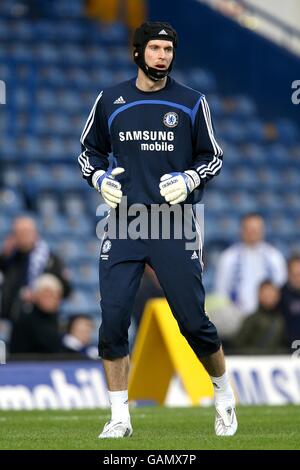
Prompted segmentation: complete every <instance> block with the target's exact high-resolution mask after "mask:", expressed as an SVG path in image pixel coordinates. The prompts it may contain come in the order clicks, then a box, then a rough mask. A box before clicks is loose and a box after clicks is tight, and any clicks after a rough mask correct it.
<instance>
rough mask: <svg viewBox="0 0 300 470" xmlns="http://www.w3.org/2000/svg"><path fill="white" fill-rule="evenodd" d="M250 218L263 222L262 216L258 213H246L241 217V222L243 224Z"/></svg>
mask: <svg viewBox="0 0 300 470" xmlns="http://www.w3.org/2000/svg"><path fill="white" fill-rule="evenodd" d="M252 217H257V218H259V219H262V220H263V216H262V215H261V214H260V213H259V212H247V213H246V214H244V215H242V217H241V222H245V220H247V219H251V218H252Z"/></svg>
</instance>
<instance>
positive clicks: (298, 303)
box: [280, 255, 300, 348]
mask: <svg viewBox="0 0 300 470" xmlns="http://www.w3.org/2000/svg"><path fill="white" fill-rule="evenodd" d="M280 309H281V311H282V314H283V317H284V320H285V327H286V333H287V346H288V347H289V348H291V347H292V343H293V342H294V341H295V340H300V255H295V256H292V257H291V258H290V259H289V261H288V281H287V283H286V284H285V285H284V286H283V288H282V289H281V300H280Z"/></svg>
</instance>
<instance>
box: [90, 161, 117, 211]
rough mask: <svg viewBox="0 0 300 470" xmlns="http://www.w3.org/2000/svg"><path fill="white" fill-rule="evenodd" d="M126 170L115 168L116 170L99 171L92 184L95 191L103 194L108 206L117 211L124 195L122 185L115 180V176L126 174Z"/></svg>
mask: <svg viewBox="0 0 300 470" xmlns="http://www.w3.org/2000/svg"><path fill="white" fill-rule="evenodd" d="M124 171H125V170H124V168H120V167H118V168H114V170H109V171H103V170H98V171H96V172H95V173H94V174H93V177H92V183H93V186H94V188H95V189H97V191H99V192H100V193H101V194H102V197H103V199H104V201H105V202H106V204H108V205H109V206H110V207H112V208H113V209H115V208H116V207H117V205H118V204H120V202H121V199H122V196H123V193H122V191H121V183H119V181H116V180H115V176H118V175H120V174H121V173H124Z"/></svg>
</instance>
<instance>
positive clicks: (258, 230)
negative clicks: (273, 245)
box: [241, 216, 264, 245]
mask: <svg viewBox="0 0 300 470" xmlns="http://www.w3.org/2000/svg"><path fill="white" fill-rule="evenodd" d="M241 236H242V240H243V242H244V243H246V244H247V245H255V244H256V243H258V242H260V241H261V240H263V238H264V222H263V220H262V218H261V217H258V216H257V217H256V216H253V217H247V218H246V219H245V220H243V222H242V230H241Z"/></svg>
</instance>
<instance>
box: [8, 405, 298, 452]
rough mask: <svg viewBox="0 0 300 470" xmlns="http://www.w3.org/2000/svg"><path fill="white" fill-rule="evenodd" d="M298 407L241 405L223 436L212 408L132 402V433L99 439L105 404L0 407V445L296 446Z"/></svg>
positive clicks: (113, 447)
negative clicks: (233, 427)
mask: <svg viewBox="0 0 300 470" xmlns="http://www.w3.org/2000/svg"><path fill="white" fill-rule="evenodd" d="M299 411H300V408H299V407H298V406H282V407H281V406H280V407H277V406H276V407H268V406H255V407H254V406H253V407H244V406H240V407H238V410H237V413H238V420H239V429H238V432H237V434H236V435H235V436H233V437H223V438H222V437H216V436H215V435H214V430H213V421H214V409H213V408H199V407H191V408H164V407H144V408H139V407H137V408H135V409H133V410H132V411H131V416H132V424H133V429H134V434H133V436H132V437H131V438H127V439H103V440H102V439H97V435H98V434H99V433H100V431H101V430H102V427H103V424H104V422H105V421H106V420H107V419H108V417H109V413H108V410H71V411H54V410H51V411H0V429H1V432H0V449H94V450H101V449H103V450H104V449H105V450H114V449H120V450H123V449H135V450H136V449H149V450H161V449H165V450H168V449H170V450H187V449H192V450H196V449H299V448H300V413H299Z"/></svg>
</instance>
